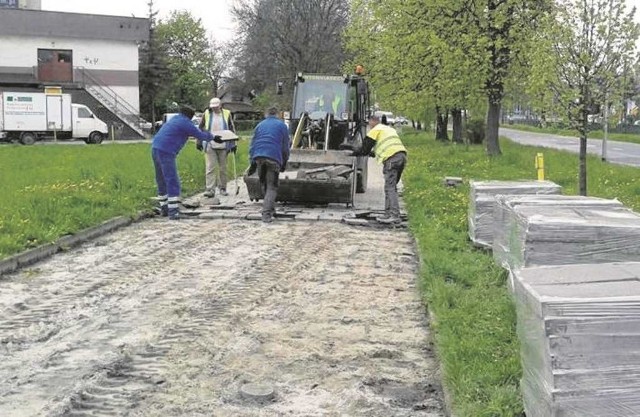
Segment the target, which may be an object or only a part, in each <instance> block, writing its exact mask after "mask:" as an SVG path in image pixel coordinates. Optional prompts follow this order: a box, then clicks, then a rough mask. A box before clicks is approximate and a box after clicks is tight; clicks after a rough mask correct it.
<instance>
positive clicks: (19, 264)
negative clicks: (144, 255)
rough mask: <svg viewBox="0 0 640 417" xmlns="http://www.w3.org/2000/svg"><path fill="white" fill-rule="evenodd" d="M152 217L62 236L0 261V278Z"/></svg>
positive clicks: (145, 214) (138, 216)
mask: <svg viewBox="0 0 640 417" xmlns="http://www.w3.org/2000/svg"><path fill="white" fill-rule="evenodd" d="M152 216H153V214H152V213H149V212H139V213H138V214H136V215H134V216H133V217H125V216H118V217H114V218H113V219H110V220H107V221H105V222H103V223H101V224H99V225H97V226H91V227H88V228H86V229H83V230H80V231H78V232H76V233H75V234H73V235H65V236H62V237H61V238H59V239H58V240H57V241H55V242H54V243H47V244H45V245H42V246H38V247H36V248H33V249H28V250H26V251H24V252H20V253H18V254H16V255H13V256H10V257H8V258H6V259H3V260H1V261H0V277H1V276H2V275H5V274H8V273H11V272H15V271H17V270H18V269H20V268H23V267H25V266H28V265H32V264H34V263H36V262H38V261H41V260H43V259H45V258H48V257H50V256H51V255H54V254H56V253H58V252H62V251H65V250H68V249H70V248H72V247H74V246H78V245H80V244H82V243H85V242H87V241H89V240H91V239H95V238H97V237H100V236H103V235H106V234H107V233H110V232H113V231H114V230H116V229H120V228H122V227H125V226H129V225H130V224H132V223H136V222H139V221H141V220H144V219H146V218H149V217H152Z"/></svg>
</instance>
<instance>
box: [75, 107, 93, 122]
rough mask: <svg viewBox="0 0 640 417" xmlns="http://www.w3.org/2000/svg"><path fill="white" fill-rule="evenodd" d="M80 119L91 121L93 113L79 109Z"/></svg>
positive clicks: (82, 108)
mask: <svg viewBox="0 0 640 417" xmlns="http://www.w3.org/2000/svg"><path fill="white" fill-rule="evenodd" d="M78 117H79V118H80V119H91V112H90V111H89V110H87V109H85V108H84V107H78Z"/></svg>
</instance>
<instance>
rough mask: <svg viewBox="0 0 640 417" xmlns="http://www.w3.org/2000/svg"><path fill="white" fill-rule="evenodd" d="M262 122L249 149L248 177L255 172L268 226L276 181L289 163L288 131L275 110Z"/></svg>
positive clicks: (274, 208)
mask: <svg viewBox="0 0 640 417" xmlns="http://www.w3.org/2000/svg"><path fill="white" fill-rule="evenodd" d="M265 117H266V118H265V119H264V120H263V121H261V122H260V123H258V126H256V130H255V131H254V133H253V139H252V140H251V146H250V147H249V159H250V162H251V165H250V167H249V171H248V172H247V174H248V175H252V174H253V173H254V172H257V173H258V177H259V178H260V187H261V188H262V192H263V194H264V199H263V201H262V221H263V222H265V223H271V222H272V221H273V216H274V215H275V212H276V196H277V194H278V178H279V176H280V172H284V171H285V169H286V167H287V161H288V160H289V148H290V146H291V145H290V143H289V129H287V125H286V124H284V122H283V121H282V120H280V119H279V118H278V108H277V107H271V108H269V110H267V112H266V114H265Z"/></svg>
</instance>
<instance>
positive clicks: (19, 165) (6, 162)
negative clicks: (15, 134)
mask: <svg viewBox="0 0 640 417" xmlns="http://www.w3.org/2000/svg"><path fill="white" fill-rule="evenodd" d="M237 158H238V172H239V173H240V172H242V171H243V170H244V169H245V168H246V166H247V141H244V140H243V141H240V145H239V151H238V156H237ZM0 166H2V167H3V177H2V181H1V182H0V194H1V195H2V196H3V198H2V199H1V200H0V258H4V257H6V256H8V255H10V254H13V253H16V252H19V251H21V250H23V249H26V248H30V247H35V246H38V245H42V244H44V243H49V242H52V241H55V240H56V239H57V238H59V237H61V236H63V235H65V234H70V233H74V232H77V231H79V230H81V229H83V228H86V227H89V226H93V225H96V224H98V223H100V222H102V221H105V220H108V219H110V218H112V217H114V216H120V215H124V216H130V215H134V214H135V213H137V212H138V211H140V210H148V209H150V208H151V207H152V204H153V203H152V200H151V197H153V196H155V195H156V188H155V181H154V171H153V163H152V161H151V150H150V146H149V145H148V144H127V145H112V144H108V143H105V144H103V145H101V146H86V147H85V146H65V145H60V146H31V147H25V146H20V145H7V146H3V148H2V153H0ZM178 170H179V174H180V177H181V180H182V187H183V195H189V194H192V193H195V192H197V191H201V190H203V189H204V157H203V156H202V154H201V153H200V152H197V151H196V150H195V145H194V144H193V143H188V144H187V145H186V147H185V149H184V150H183V151H182V152H181V153H180V155H179V156H178ZM228 171H229V172H228V173H229V178H233V176H232V165H231V163H229V164H228Z"/></svg>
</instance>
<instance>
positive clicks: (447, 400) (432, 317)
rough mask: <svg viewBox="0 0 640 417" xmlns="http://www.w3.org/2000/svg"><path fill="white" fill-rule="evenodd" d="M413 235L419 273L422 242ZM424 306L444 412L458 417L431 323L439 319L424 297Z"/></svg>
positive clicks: (448, 415)
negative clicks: (436, 363) (436, 364)
mask: <svg viewBox="0 0 640 417" xmlns="http://www.w3.org/2000/svg"><path fill="white" fill-rule="evenodd" d="M409 233H411V229H409ZM411 237H412V240H413V245H414V250H415V252H416V258H418V274H421V273H422V268H423V265H424V263H423V261H424V260H423V258H422V253H420V242H419V241H418V238H417V237H415V236H414V235H413V233H411ZM419 285H420V286H421V285H422V283H419ZM419 290H420V296H423V295H424V294H423V293H422V288H419ZM423 307H424V309H425V310H426V313H427V315H428V317H429V338H430V339H431V340H430V343H431V346H432V347H433V352H434V354H435V358H436V360H437V361H438V377H439V378H440V386H441V388H442V397H443V398H442V402H443V406H444V410H443V411H444V414H445V416H446V417H458V416H457V415H456V414H455V413H454V411H453V401H452V398H451V392H450V391H449V389H448V388H447V385H446V383H445V381H444V365H443V363H442V361H441V360H440V357H439V355H438V350H437V349H438V348H437V346H436V343H435V335H434V334H433V333H432V331H433V327H432V326H431V323H434V324H435V323H437V322H438V319H437V317H436V314H435V312H434V311H433V310H432V309H431V305H430V304H428V303H426V302H425V301H424V299H423Z"/></svg>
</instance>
